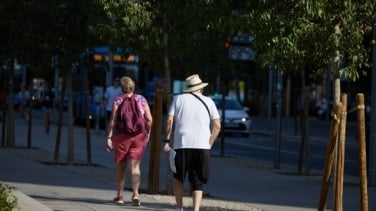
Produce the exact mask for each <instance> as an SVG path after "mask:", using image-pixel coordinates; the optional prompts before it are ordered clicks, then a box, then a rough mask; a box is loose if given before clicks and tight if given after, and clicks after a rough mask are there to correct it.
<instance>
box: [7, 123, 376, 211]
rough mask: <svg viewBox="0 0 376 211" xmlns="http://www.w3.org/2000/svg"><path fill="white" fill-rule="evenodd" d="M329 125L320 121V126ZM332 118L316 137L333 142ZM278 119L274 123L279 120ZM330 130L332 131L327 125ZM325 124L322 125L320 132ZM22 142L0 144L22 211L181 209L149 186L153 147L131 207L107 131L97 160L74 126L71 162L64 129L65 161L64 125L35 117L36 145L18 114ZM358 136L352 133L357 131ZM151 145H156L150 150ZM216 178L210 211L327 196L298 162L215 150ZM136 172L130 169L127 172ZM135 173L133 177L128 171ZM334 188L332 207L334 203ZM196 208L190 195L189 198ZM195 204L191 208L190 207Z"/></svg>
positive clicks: (347, 187)
mask: <svg viewBox="0 0 376 211" xmlns="http://www.w3.org/2000/svg"><path fill="white" fill-rule="evenodd" d="M316 124H317V125H318V126H322V127H321V129H320V127H318V126H316ZM324 124H327V125H329V123H323V122H318V123H317V122H313V123H312V124H310V126H311V127H312V132H313V133H311V134H315V135H314V136H311V137H312V139H314V140H315V141H326V137H325V135H326V134H327V131H323V130H324V129H325V128H326V129H328V127H327V126H325V125H324ZM272 125H273V124H272ZM283 125H284V128H283V135H284V136H294V135H295V134H296V131H295V129H294V127H293V125H294V121H293V120H291V119H288V120H284V124H283ZM323 128H324V129H323ZM273 130H274V128H273V126H270V123H269V122H268V121H267V120H265V119H262V118H255V119H254V132H255V133H265V134H273ZM316 130H317V131H316ZM16 131H17V132H16V145H17V146H18V147H16V148H0V181H1V182H4V183H6V184H9V185H11V186H14V187H16V189H17V190H16V191H15V194H16V196H17V197H18V200H19V205H20V208H21V210H28V211H29V210H38V211H39V210H83V211H85V210H124V209H125V210H174V199H173V197H172V196H169V195H163V194H160V195H154V194H148V193H147V192H146V187H147V176H148V167H149V166H148V165H149V151H147V152H146V154H145V157H144V158H143V161H142V173H143V182H142V190H141V192H142V195H141V202H142V207H140V208H137V207H131V206H130V205H129V199H130V198H131V191H130V184H129V180H127V184H126V190H125V192H124V197H125V200H127V201H128V203H127V204H126V205H125V206H119V205H114V204H113V203H111V199H112V198H113V197H114V195H115V184H114V181H113V178H114V172H115V170H114V167H115V166H114V163H113V157H112V156H113V154H112V153H107V152H106V151H105V149H104V141H105V140H104V136H105V134H104V133H103V132H101V131H96V130H92V131H91V148H92V164H94V165H90V166H88V165H86V164H87V159H86V158H87V153H86V131H85V130H84V128H79V127H75V128H74V160H75V165H66V164H65V163H66V162H65V161H66V159H67V158H66V154H67V144H68V143H67V142H68V130H67V128H66V127H63V131H62V136H61V149H60V153H59V154H60V157H59V163H60V165H56V164H54V163H53V162H52V161H53V151H54V147H55V139H56V126H53V127H52V129H51V131H50V133H49V134H45V132H44V130H43V127H42V120H41V119H40V118H37V117H35V118H33V125H32V148H31V149H28V148H25V146H27V136H26V135H27V123H26V122H24V121H22V120H19V119H17V120H16ZM350 135H351V134H350ZM148 150H149V149H148ZM160 161H161V168H160V186H161V188H160V190H165V188H166V180H167V179H168V174H167V173H166V172H168V171H167V160H166V157H165V155H164V154H161V157H160ZM211 172H212V173H211V177H210V181H209V184H208V185H206V186H205V192H206V193H207V196H206V197H205V201H203V206H204V208H203V210H270V211H277V210H278V211H295V210H296V211H298V210H307V211H311V210H317V208H316V207H317V204H318V201H319V197H320V189H321V179H322V175H321V173H320V172H316V173H315V174H313V175H312V176H301V175H296V174H294V171H293V170H292V168H291V166H284V165H281V168H280V169H279V170H276V169H273V167H272V163H270V162H266V161H259V160H246V159H237V158H229V157H219V156H216V155H214V156H213V159H212V162H211ZM127 176H128V175H127ZM127 178H129V176H128V177H127ZM358 180H359V179H358V178H356V177H345V184H344V193H343V194H344V196H343V197H344V198H343V204H344V205H343V207H344V210H349V211H353V210H360V191H359V181H358ZM332 195H333V193H332V190H331V188H330V190H329V193H328V199H327V204H328V205H327V208H328V210H330V209H331V208H332V204H333V203H332V202H333V199H332ZM375 195H376V189H375V188H373V187H369V189H368V198H369V210H376V201H374V200H371V199H372V198H374V197H375ZM185 203H186V206H187V207H189V206H190V201H189V198H188V199H186V200H185ZM187 210H189V208H188V209H187Z"/></svg>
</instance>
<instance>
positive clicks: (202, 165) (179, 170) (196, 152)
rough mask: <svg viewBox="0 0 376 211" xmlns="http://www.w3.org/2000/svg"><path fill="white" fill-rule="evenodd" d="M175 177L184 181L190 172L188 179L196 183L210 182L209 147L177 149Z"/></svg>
mask: <svg viewBox="0 0 376 211" xmlns="http://www.w3.org/2000/svg"><path fill="white" fill-rule="evenodd" d="M175 151H176V155H175V166H176V173H175V174H174V178H175V179H177V180H180V181H181V182H184V178H185V176H186V175H187V173H188V181H189V182H190V183H192V184H193V185H194V186H195V185H202V184H206V183H207V182H208V178H209V158H210V150H209V149H176V150H175Z"/></svg>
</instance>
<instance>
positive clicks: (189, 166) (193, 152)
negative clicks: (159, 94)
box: [163, 74, 221, 211]
mask: <svg viewBox="0 0 376 211" xmlns="http://www.w3.org/2000/svg"><path fill="white" fill-rule="evenodd" d="M207 85H208V83H203V82H202V81H201V79H200V77H199V76H198V75H197V74H195V75H192V76H189V77H188V78H187V79H186V87H187V88H186V89H185V90H183V91H184V93H183V94H180V95H177V96H176V97H175V98H174V99H173V101H172V103H171V106H170V109H169V111H168V115H167V122H166V139H165V144H164V147H163V150H164V151H165V152H170V153H171V152H174V153H176V154H175V156H174V158H173V157H172V158H171V159H173V161H174V162H172V163H175V166H174V167H175V168H172V169H173V170H174V184H173V188H174V194H175V200H176V210H177V211H182V210H183V192H184V185H183V184H184V179H185V176H186V174H188V181H189V183H190V184H191V187H192V191H193V193H192V197H193V210H194V211H199V209H200V205H201V200H202V196H203V184H206V183H207V181H208V177H209V158H210V149H211V147H212V146H213V144H214V142H215V141H216V139H217V137H218V134H219V132H220V130H221V121H220V116H219V113H218V110H217V107H216V106H215V103H214V102H213V100H212V99H211V98H209V97H206V96H204V95H202V91H203V88H204V87H206V86H207ZM173 124H174V126H175V127H174V134H173V147H172V148H173V149H171V148H170V137H171V133H172V128H173ZM210 125H212V126H211V127H210ZM170 150H171V151H170Z"/></svg>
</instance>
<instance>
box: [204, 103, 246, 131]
mask: <svg viewBox="0 0 376 211" xmlns="http://www.w3.org/2000/svg"><path fill="white" fill-rule="evenodd" d="M211 98H212V99H213V101H214V103H215V105H216V106H217V108H218V111H219V114H220V115H221V116H222V97H221V96H212V97H211ZM224 105H225V110H224V111H225V119H224V125H222V129H224V131H223V132H225V133H237V134H241V135H242V136H243V137H249V135H250V134H251V129H252V119H251V117H250V116H249V114H248V113H247V110H248V108H246V107H243V106H242V105H241V104H240V103H239V102H238V101H237V100H236V99H233V98H228V97H226V98H225V104H224Z"/></svg>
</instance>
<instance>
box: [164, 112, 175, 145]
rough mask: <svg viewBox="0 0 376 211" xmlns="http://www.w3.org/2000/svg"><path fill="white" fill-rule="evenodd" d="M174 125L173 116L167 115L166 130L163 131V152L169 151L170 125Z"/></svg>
mask: <svg viewBox="0 0 376 211" xmlns="http://www.w3.org/2000/svg"><path fill="white" fill-rule="evenodd" d="M173 123H174V116H172V115H167V119H166V130H165V134H166V136H165V140H164V142H165V144H164V147H163V150H164V151H165V152H168V151H169V150H170V138H171V133H172V125H173Z"/></svg>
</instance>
